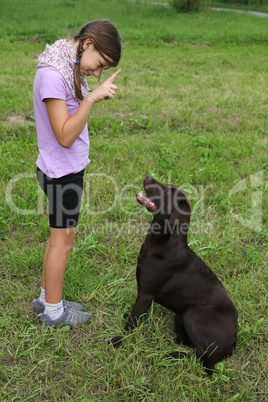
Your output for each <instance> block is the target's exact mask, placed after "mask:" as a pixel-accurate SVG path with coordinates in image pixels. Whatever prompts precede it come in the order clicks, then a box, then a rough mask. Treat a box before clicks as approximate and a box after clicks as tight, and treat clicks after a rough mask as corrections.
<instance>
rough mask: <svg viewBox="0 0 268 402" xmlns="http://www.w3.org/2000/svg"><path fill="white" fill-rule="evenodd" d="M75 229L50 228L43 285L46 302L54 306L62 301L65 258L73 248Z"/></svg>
mask: <svg viewBox="0 0 268 402" xmlns="http://www.w3.org/2000/svg"><path fill="white" fill-rule="evenodd" d="M74 236H75V228H68V229H55V228H51V234H50V238H49V240H48V243H47V246H46V250H45V254H44V263H43V283H42V287H43V289H45V290H46V302H47V303H51V304H55V303H59V302H60V301H61V300H62V288H63V281H64V276H65V270H66V264H67V258H68V255H69V253H70V251H71V250H72V248H73V244H74Z"/></svg>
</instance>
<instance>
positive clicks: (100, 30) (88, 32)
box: [73, 20, 121, 100]
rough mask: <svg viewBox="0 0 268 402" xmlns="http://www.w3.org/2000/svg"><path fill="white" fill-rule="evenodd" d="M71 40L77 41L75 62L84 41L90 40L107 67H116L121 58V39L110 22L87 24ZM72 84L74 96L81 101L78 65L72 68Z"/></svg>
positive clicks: (79, 56)
mask: <svg viewBox="0 0 268 402" xmlns="http://www.w3.org/2000/svg"><path fill="white" fill-rule="evenodd" d="M73 39H74V40H75V41H78V46H77V52H76V58H77V60H81V57H82V53H83V44H84V43H85V41H86V40H87V39H92V41H93V43H94V46H95V49H96V50H97V51H98V52H99V53H100V54H101V56H102V57H103V58H104V59H105V61H106V62H107V65H108V66H109V67H116V66H117V65H118V63H119V60H120V57H121V38H120V35H119V33H118V31H117V29H116V28H115V26H114V25H113V24H112V23H111V22H109V21H106V20H96V21H91V22H88V23H87V24H85V25H84V26H83V27H82V29H81V30H80V31H79V32H78V33H77V34H75V35H74V37H73ZM107 57H108V58H109V60H108V59H107ZM111 60H112V62H111ZM74 84H75V94H76V96H77V97H78V99H81V100H83V95H82V91H81V75H80V65H79V64H76V65H75V68H74Z"/></svg>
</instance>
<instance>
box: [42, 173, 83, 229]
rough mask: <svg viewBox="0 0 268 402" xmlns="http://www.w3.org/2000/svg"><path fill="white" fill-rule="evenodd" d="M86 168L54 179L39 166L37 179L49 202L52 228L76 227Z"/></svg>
mask: <svg viewBox="0 0 268 402" xmlns="http://www.w3.org/2000/svg"><path fill="white" fill-rule="evenodd" d="M83 176H84V170H82V171H81V172H79V173H71V174H68V175H67V176H62V177H59V178H58V179H53V178H50V177H48V176H46V175H45V174H44V173H43V172H42V170H40V169H39V168H37V180H38V182H39V184H40V186H41V188H42V190H43V191H44V192H45V194H46V196H47V198H48V203H49V223H50V227H51V228H57V229H63V228H72V227H76V226H77V223H78V218H79V212H80V206H81V197H82V193H83Z"/></svg>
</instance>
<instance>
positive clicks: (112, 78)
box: [107, 70, 121, 83]
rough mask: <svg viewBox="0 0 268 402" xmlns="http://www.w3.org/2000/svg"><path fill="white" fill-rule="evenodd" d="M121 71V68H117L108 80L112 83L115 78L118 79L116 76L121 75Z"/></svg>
mask: <svg viewBox="0 0 268 402" xmlns="http://www.w3.org/2000/svg"><path fill="white" fill-rule="evenodd" d="M120 73H121V70H117V71H116V72H115V73H114V74H113V75H111V77H110V78H108V80H107V81H108V82H110V83H112V82H113V80H115V79H116V77H117V76H118V75H119V74H120Z"/></svg>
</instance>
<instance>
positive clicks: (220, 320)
mask: <svg viewBox="0 0 268 402" xmlns="http://www.w3.org/2000/svg"><path fill="white" fill-rule="evenodd" d="M183 320H184V326H185V330H186V332H187V334H188V336H189V338H190V339H191V341H192V344H193V346H194V348H195V349H196V357H197V358H198V359H200V360H201V361H202V362H203V366H204V367H205V369H206V372H207V374H208V375H211V374H213V369H214V366H215V365H216V363H218V362H219V361H221V360H223V359H224V358H225V357H227V356H229V355H231V354H232V353H233V349H234V346H235V342H236V331H237V325H236V315H235V314H234V313H233V312H232V311H230V310H227V311H225V312H223V311H220V312H219V311H218V310H217V309H216V308H214V307H212V306H202V305H198V306H192V307H191V308H189V309H188V310H187V312H186V313H185V314H184V316H183Z"/></svg>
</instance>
